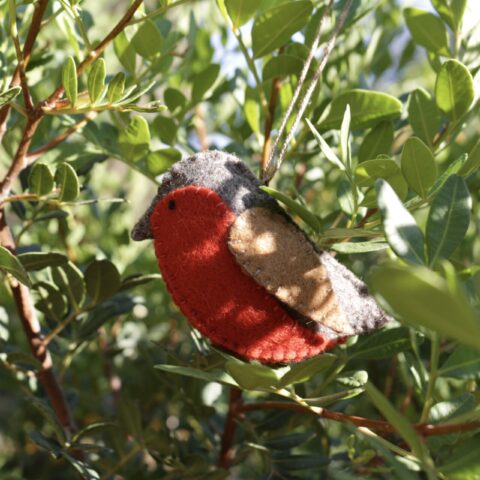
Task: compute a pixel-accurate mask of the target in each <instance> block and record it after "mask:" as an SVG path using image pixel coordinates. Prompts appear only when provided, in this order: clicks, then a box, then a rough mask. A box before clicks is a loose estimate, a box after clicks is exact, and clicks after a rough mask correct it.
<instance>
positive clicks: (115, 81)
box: [107, 72, 125, 103]
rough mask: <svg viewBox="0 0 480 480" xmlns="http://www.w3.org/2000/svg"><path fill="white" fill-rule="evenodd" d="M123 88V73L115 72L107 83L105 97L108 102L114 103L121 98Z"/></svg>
mask: <svg viewBox="0 0 480 480" xmlns="http://www.w3.org/2000/svg"><path fill="white" fill-rule="evenodd" d="M124 90H125V74H124V73H123V72H119V73H117V74H116V75H115V76H114V77H113V78H112V80H111V81H110V83H109V84H108V91H107V99H108V103H115V102H116V101H117V100H120V99H121V98H122V95H123V92H124Z"/></svg>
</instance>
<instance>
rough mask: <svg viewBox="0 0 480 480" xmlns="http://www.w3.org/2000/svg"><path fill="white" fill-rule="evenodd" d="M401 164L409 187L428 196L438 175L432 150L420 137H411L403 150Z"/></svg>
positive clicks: (424, 196)
mask: <svg viewBox="0 0 480 480" xmlns="http://www.w3.org/2000/svg"><path fill="white" fill-rule="evenodd" d="M401 164H402V173H403V176H404V177H405V180H406V181H407V183H408V185H409V187H410V188H411V189H412V190H413V191H414V192H415V193H416V194H418V195H420V197H422V198H426V197H427V194H428V190H429V189H430V187H431V186H432V185H433V183H434V182H435V178H436V177H437V166H436V164H435V158H434V156H433V153H432V151H431V150H430V149H429V148H428V147H427V146H426V145H425V144H424V143H423V142H422V141H421V140H420V139H419V138H416V137H412V138H409V139H408V140H407V141H406V142H405V145H404V147H403V150H402V159H401Z"/></svg>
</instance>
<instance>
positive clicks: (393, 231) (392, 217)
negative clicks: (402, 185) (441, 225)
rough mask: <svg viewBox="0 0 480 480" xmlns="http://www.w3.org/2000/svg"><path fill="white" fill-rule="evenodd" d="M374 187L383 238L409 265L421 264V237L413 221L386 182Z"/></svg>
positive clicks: (422, 245)
mask: <svg viewBox="0 0 480 480" xmlns="http://www.w3.org/2000/svg"><path fill="white" fill-rule="evenodd" d="M375 187H376V190H377V195H378V207H379V209H380V212H381V214H382V218H383V228H384V230H385V236H386V238H387V241H388V243H389V244H390V246H391V247H392V250H393V251H394V252H395V253H396V254H397V255H398V256H399V257H401V258H403V259H404V260H407V261H408V262H410V263H414V264H420V265H421V264H423V263H424V258H425V255H424V243H423V235H422V232H421V231H420V229H419V228H418V226H417V224H416V222H415V219H414V218H413V217H412V215H411V214H410V212H409V211H408V210H407V209H406V208H405V207H404V206H403V204H402V202H401V201H400V199H399V198H398V197H397V195H396V194H395V192H394V191H393V189H392V187H390V185H389V184H388V183H387V182H385V181H384V180H377V182H376V185H375Z"/></svg>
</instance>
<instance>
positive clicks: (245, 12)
mask: <svg viewBox="0 0 480 480" xmlns="http://www.w3.org/2000/svg"><path fill="white" fill-rule="evenodd" d="M258 7H259V2H258V0H225V8H226V9H227V12H228V16H229V17H230V20H231V21H232V24H233V28H238V27H241V26H242V25H244V24H245V23H247V22H248V21H249V20H250V19H251V18H252V17H253V15H254V13H255V12H256V10H257V8H258Z"/></svg>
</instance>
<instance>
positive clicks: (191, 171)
mask: <svg viewBox="0 0 480 480" xmlns="http://www.w3.org/2000/svg"><path fill="white" fill-rule="evenodd" d="M189 185H196V186H198V187H206V188H209V189H211V190H214V191H215V192H217V193H218V194H219V195H220V196H221V197H222V198H223V200H224V201H225V202H226V203H227V204H228V205H229V207H230V208H231V209H232V210H233V211H234V212H235V213H236V214H237V215H239V214H241V213H242V212H243V211H244V210H246V209H247V208H251V207H253V206H258V205H265V206H269V207H270V208H278V207H277V204H276V202H275V201H274V200H272V199H271V198H270V197H269V196H268V195H267V194H266V193H265V192H263V191H262V190H260V188H259V187H260V186H261V183H260V181H259V180H258V178H257V177H255V175H254V174H253V173H252V172H251V171H250V170H249V168H248V167H247V166H246V165H245V164H244V163H243V162H242V161H241V160H240V159H238V158H237V157H235V156H233V155H230V154H228V153H225V152H219V151H217V150H213V151H208V152H202V153H197V154H195V155H192V156H191V157H188V158H185V159H184V160H181V161H180V162H177V163H176V164H175V165H174V166H173V167H172V168H171V169H170V170H169V171H168V172H167V173H166V174H165V175H164V177H163V181H162V184H161V185H160V187H159V189H158V192H157V195H156V196H155V197H154V199H153V201H152V203H151V205H150V207H149V208H148V209H147V211H146V212H145V214H144V215H143V216H142V218H140V220H139V221H138V222H137V224H136V225H135V227H134V228H133V230H132V238H133V239H134V240H146V239H148V238H153V235H152V232H151V229H150V215H151V214H152V213H153V211H154V209H155V205H156V204H157V202H159V201H160V200H161V199H162V198H163V197H165V196H166V195H168V194H169V193H170V192H172V191H174V190H176V189H178V188H182V187H186V186H189Z"/></svg>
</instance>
